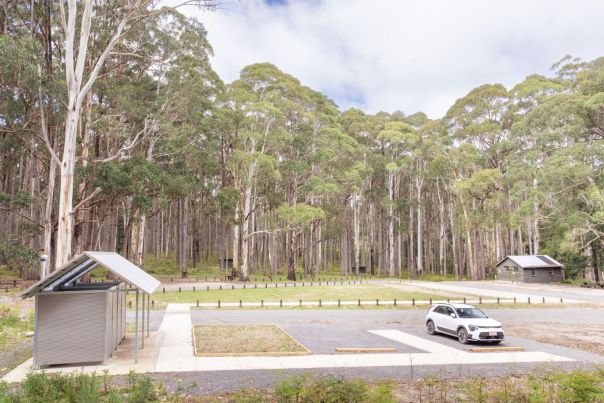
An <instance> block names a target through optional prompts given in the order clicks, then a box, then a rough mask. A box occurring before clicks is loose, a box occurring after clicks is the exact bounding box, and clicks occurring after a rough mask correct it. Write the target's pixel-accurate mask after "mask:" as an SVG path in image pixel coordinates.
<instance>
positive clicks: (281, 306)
mask: <svg viewBox="0 0 604 403" xmlns="http://www.w3.org/2000/svg"><path fill="white" fill-rule="evenodd" d="M279 307H280V308H283V300H282V299H280V300H279Z"/></svg>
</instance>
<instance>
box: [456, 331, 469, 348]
mask: <svg viewBox="0 0 604 403" xmlns="http://www.w3.org/2000/svg"><path fill="white" fill-rule="evenodd" d="M457 340H459V342H460V343H461V344H468V341H469V340H468V332H467V331H466V329H464V328H463V327H460V328H459V330H458V331H457Z"/></svg>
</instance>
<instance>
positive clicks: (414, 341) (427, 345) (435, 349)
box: [369, 330, 460, 354]
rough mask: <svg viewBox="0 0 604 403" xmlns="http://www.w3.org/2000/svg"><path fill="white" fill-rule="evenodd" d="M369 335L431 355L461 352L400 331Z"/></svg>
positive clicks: (375, 331)
mask: <svg viewBox="0 0 604 403" xmlns="http://www.w3.org/2000/svg"><path fill="white" fill-rule="evenodd" d="M369 333H373V334H377V335H378V336H382V337H385V338H387V339H390V340H394V341H397V342H399V343H402V344H406V345H407V346H411V347H415V348H417V349H419V350H424V351H427V352H429V353H439V354H440V353H446V354H455V353H458V352H459V351H460V350H458V349H456V348H453V347H448V346H445V345H444V344H440V343H435V342H433V341H430V340H426V339H424V338H422V337H417V336H414V335H412V334H409V333H404V332H401V331H399V330H369Z"/></svg>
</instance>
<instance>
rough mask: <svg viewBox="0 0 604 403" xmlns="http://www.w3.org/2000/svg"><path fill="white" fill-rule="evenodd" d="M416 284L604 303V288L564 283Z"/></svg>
mask: <svg viewBox="0 0 604 403" xmlns="http://www.w3.org/2000/svg"><path fill="white" fill-rule="evenodd" d="M413 284H414V285H415V286H421V287H428V288H433V289H445V290H446V289H458V288H459V287H463V288H464V289H467V290H469V291H472V290H474V291H475V292H480V293H484V294H485V295H488V294H489V293H490V292H506V293H513V294H518V295H520V294H531V295H537V296H539V297H546V298H547V297H550V298H563V299H565V300H577V301H583V302H587V303H601V304H604V289H601V288H600V289H593V288H581V287H576V286H569V285H562V284H525V283H511V282H508V281H443V282H438V283H429V282H413Z"/></svg>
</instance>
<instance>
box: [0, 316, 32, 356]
mask: <svg viewBox="0 0 604 403" xmlns="http://www.w3.org/2000/svg"><path fill="white" fill-rule="evenodd" d="M33 322H34V321H33V311H32V312H30V314H29V315H28V317H27V318H26V319H25V320H22V319H21V318H20V315H19V308H17V307H10V306H7V305H1V306H0V352H6V351H12V350H13V349H14V348H15V347H17V346H19V345H20V344H21V343H22V342H23V341H25V340H27V338H28V337H27V336H26V335H25V333H26V332H28V331H31V330H33Z"/></svg>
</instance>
